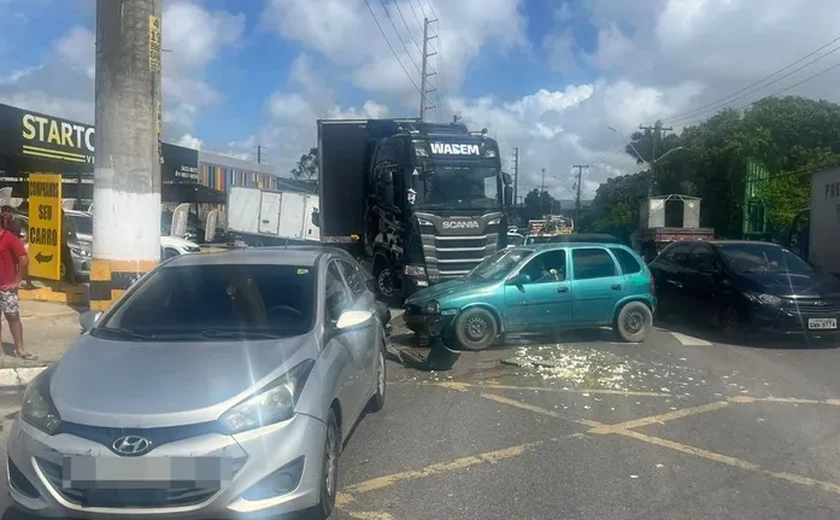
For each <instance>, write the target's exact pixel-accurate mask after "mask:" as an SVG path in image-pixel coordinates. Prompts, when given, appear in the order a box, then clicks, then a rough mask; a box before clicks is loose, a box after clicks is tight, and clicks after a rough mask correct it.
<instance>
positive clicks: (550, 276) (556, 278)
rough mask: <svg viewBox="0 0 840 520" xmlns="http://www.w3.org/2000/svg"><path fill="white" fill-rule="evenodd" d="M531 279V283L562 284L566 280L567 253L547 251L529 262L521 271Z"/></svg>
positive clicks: (563, 251)
mask: <svg viewBox="0 0 840 520" xmlns="http://www.w3.org/2000/svg"><path fill="white" fill-rule="evenodd" d="M520 273H521V274H527V275H528V276H530V277H531V283H545V282H562V281H565V280H566V251H565V250H563V249H561V250H559V251H546V252H545V253H541V254H538V255H537V256H535V257H534V258H532V259H531V260H529V261H528V263H527V264H526V265H525V267H523V268H522V270H521V271H520Z"/></svg>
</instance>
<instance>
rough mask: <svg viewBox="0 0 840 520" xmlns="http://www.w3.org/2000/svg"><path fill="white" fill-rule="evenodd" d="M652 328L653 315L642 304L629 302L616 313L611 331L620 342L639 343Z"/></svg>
mask: <svg viewBox="0 0 840 520" xmlns="http://www.w3.org/2000/svg"><path fill="white" fill-rule="evenodd" d="M652 327H653V313H652V312H650V308H649V307H648V306H647V305H645V304H644V303H642V302H629V303H628V304H626V305H625V306H624V307H622V308H621V310H620V311H618V316H617V317H616V318H615V324H613V330H614V331H615V333H616V334H617V335H618V337H619V338H621V340H622V341H626V342H628V343H640V342H642V341H644V340H645V338H646V337H647V335H648V333H650V329H651V328H652Z"/></svg>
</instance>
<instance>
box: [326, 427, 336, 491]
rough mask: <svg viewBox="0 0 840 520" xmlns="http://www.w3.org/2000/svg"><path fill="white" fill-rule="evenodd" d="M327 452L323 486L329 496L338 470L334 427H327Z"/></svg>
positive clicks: (333, 488)
mask: <svg viewBox="0 0 840 520" xmlns="http://www.w3.org/2000/svg"><path fill="white" fill-rule="evenodd" d="M326 449H327V453H326V459H327V460H326V461H325V466H326V467H325V468H324V487H325V488H326V491H327V496H329V497H331V496H332V495H333V492H334V491H335V481H336V473H337V472H338V456H337V455H336V451H337V450H336V436H335V429H334V428H328V429H327V447H326Z"/></svg>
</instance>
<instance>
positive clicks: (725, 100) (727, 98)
mask: <svg viewBox="0 0 840 520" xmlns="http://www.w3.org/2000/svg"><path fill="white" fill-rule="evenodd" d="M838 41H840V36H838V37H837V38H834V39H833V40H831V41H830V42H828V43H826V44H825V45H823V46H822V47H820V48H818V49H815V50H813V51H811V52H810V53H808V54H806V55H805V56H802V57H801V58H799V59H797V60H795V61H793V62H792V63H790V64H788V65H786V66H785V67H782V68H781V69H779V70H777V71H775V72H773V73H772V74H768V75H767V76H765V77H763V78H761V79H760V80H758V81H755V82H753V83H750V84H749V85H747V86H746V87H744V88H742V89H740V90H737V91H735V92H733V93H732V94H729V95H728V96H724V97H722V98H720V99H718V100H716V101H711V102H709V103H706V104H705V105H702V106H699V107H697V108H695V109H693V110H689V111H688V112H686V113H684V114H681V115H676V116H673V117H669V118H666V119H663V120H662V121H665V122H668V121H676V120H678V119H685V118H687V117H693V116H695V115H698V114H700V113H702V112H705V111H707V110H703V109H706V108H707V107H711V106H713V105H720V104H727V103H731V102H733V101H737V100H738V99H742V98H743V97H746V96H747V95H749V94H751V93H753V92H757V91H758V90H761V89H763V88H765V87H769V86H770V85H773V84H774V83H778V82H779V81H781V80H782V79H784V78H786V77H788V76H790V75H791V74H794V73H796V72H798V71H800V70H802V69H804V68H805V67H808V66H809V65H811V64H812V63H814V62H816V61H818V60H821V59H823V58H825V57H826V56H828V55H829V54H831V53H833V52H835V51H837V50H838V49H840V47H836V48H834V49H833V50H831V51H829V52H827V53H825V54H824V55H822V56H819V57H817V58H816V59H814V60H812V61H810V62H808V63H806V64H805V65H803V66H802V67H799V68H797V69H795V70H793V71H791V72H790V73H788V74H786V75H784V76H782V77H780V78H777V79H776V80H774V81H773V82H771V83H768V84H767V85H764V86H762V87H760V88H758V89H755V90H753V91H750V92H746V91H748V90H750V89H752V88H753V87H755V86H757V85H760V84H762V83H764V82H765V81H767V80H768V79H770V78H772V77H773V76H776V75H778V74H780V73H782V72H784V71H786V70H788V69H790V68H791V67H793V66H795V65H797V64H799V63H801V62H803V61H805V60H806V59H808V58H810V57H811V56H813V55H815V54H817V53H818V52H820V51H821V50H823V49H825V48H827V47H829V46H831V45H833V44H834V43H836V42H838ZM742 92H746V93H745V94H744V95H742V96H740V97H737V98H735V99H730V98H733V97H734V96H738V94H741V93H742Z"/></svg>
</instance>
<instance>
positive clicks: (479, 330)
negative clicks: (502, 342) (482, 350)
mask: <svg viewBox="0 0 840 520" xmlns="http://www.w3.org/2000/svg"><path fill="white" fill-rule="evenodd" d="M488 328H489V327H488V324H487V320H485V319H484V318H483V317H481V316H470V317H469V318H468V319H467V323H466V324H465V325H464V334H465V335H466V336H467V339H469V340H470V341H481V340H483V339H484V338H486V337H487V330H488Z"/></svg>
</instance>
